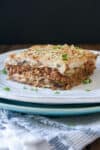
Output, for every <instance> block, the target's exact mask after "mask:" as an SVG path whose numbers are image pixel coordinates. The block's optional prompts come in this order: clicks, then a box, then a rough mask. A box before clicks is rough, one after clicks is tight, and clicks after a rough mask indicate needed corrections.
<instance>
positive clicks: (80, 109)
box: [0, 99, 100, 116]
mask: <svg viewBox="0 0 100 150" xmlns="http://www.w3.org/2000/svg"><path fill="white" fill-rule="evenodd" d="M0 108H1V109H5V110H11V111H16V112H21V113H29V114H36V115H45V116H67V115H85V114H92V113H99V112H100V105H99V104H94V105H92V104H91V105H90V104H77V105H53V106H52V105H42V104H34V103H26V102H19V101H13V102H12V100H9V101H8V100H7V99H0Z"/></svg>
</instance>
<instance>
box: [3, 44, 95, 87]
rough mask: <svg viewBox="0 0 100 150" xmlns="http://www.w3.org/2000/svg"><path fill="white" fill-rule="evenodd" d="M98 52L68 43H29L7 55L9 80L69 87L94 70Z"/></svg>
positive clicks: (6, 64)
mask: <svg viewBox="0 0 100 150" xmlns="http://www.w3.org/2000/svg"><path fill="white" fill-rule="evenodd" d="M96 58H97V55H96V54H94V53H92V52H90V51H88V50H84V49H81V48H76V47H74V46H68V45H62V46H61V45H46V46H42V47H41V46H32V47H30V48H29V49H28V50H26V51H24V52H21V53H19V54H11V55H10V56H8V58H7V60H6V63H5V67H6V69H7V72H8V76H9V79H11V80H15V81H18V82H22V83H26V84H31V85H33V86H37V87H49V88H52V89H59V88H60V89H70V88H72V87H73V86H76V85H79V84H80V83H82V82H83V80H85V79H87V78H88V77H89V76H90V75H91V74H92V73H93V72H94V69H95V62H96Z"/></svg>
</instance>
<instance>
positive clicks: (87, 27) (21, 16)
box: [0, 0, 100, 44]
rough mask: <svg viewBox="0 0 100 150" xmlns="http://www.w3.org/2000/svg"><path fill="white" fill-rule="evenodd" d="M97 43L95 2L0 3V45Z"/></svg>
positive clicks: (99, 11)
mask: <svg viewBox="0 0 100 150" xmlns="http://www.w3.org/2000/svg"><path fill="white" fill-rule="evenodd" d="M12 43H13V44H16V43H35V44H37V43H38V44H40V43H100V2H99V0H20V1H19V0H9V1H7V0H0V44H12Z"/></svg>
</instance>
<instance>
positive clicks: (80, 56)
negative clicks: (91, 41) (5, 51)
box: [6, 44, 96, 74]
mask: <svg viewBox="0 0 100 150" xmlns="http://www.w3.org/2000/svg"><path fill="white" fill-rule="evenodd" d="M95 57H96V55H95V54H94V53H92V52H90V51H88V50H84V49H82V48H79V47H75V46H73V45H71V46H69V45H67V44H64V45H46V46H32V47H30V48H29V49H27V50H25V51H23V52H20V53H19V54H13V53H12V54H11V55H9V57H8V58H7V60H6V64H11V65H18V64H24V65H25V64H29V65H31V66H36V67H38V68H39V67H46V66H47V67H49V68H55V69H57V70H58V71H59V72H60V73H61V74H64V73H65V71H67V70H68V71H69V70H70V69H72V70H73V69H74V68H78V67H81V66H82V65H83V64H84V63H85V62H87V60H88V61H89V60H91V59H92V60H94V62H95Z"/></svg>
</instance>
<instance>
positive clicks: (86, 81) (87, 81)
mask: <svg viewBox="0 0 100 150" xmlns="http://www.w3.org/2000/svg"><path fill="white" fill-rule="evenodd" d="M91 82H92V80H91V79H86V80H84V81H83V84H89V83H91Z"/></svg>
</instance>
